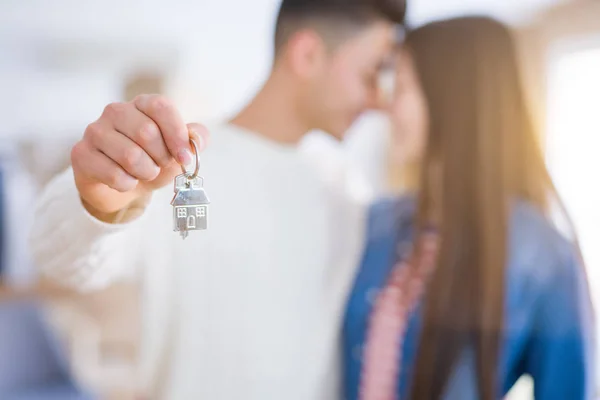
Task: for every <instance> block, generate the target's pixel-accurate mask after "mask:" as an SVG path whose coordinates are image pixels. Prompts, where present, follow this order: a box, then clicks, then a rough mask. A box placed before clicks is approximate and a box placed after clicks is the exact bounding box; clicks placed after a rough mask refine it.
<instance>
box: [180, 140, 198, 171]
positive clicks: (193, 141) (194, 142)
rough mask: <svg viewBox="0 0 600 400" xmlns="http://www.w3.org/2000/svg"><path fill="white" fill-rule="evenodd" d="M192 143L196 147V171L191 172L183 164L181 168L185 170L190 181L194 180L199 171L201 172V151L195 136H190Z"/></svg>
mask: <svg viewBox="0 0 600 400" xmlns="http://www.w3.org/2000/svg"><path fill="white" fill-rule="evenodd" d="M190 143H191V144H192V147H193V148H194V155H195V156H196V166H195V167H194V173H192V174H190V173H189V172H187V171H186V169H185V165H182V166H181V170H182V171H183V174H184V175H185V177H186V178H187V179H188V180H189V181H193V180H194V179H196V178H197V177H198V172H200V153H199V152H198V145H197V144H196V141H195V140H194V139H193V138H190Z"/></svg>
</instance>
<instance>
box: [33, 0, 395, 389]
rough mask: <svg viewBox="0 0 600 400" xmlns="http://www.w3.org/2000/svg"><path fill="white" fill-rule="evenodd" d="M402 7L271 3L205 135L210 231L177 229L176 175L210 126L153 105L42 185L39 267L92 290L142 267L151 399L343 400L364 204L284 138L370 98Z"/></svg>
mask: <svg viewBox="0 0 600 400" xmlns="http://www.w3.org/2000/svg"><path fill="white" fill-rule="evenodd" d="M404 8H405V7H404V4H403V1H401V0H396V1H394V0H346V1H341V0H283V2H282V4H281V7H280V12H279V16H278V19H277V26H276V32H275V50H276V51H275V61H274V64H273V68H272V72H271V74H270V76H269V78H268V80H267V81H266V83H265V84H264V87H263V88H262V89H261V91H260V92H259V93H258V94H257V96H256V97H255V98H254V99H253V100H252V101H251V102H250V104H249V105H248V106H247V107H246V108H245V109H244V110H242V111H241V112H240V113H239V114H238V115H237V116H236V117H235V118H233V120H232V121H230V123H228V124H225V125H221V126H215V127H210V129H209V130H210V132H211V146H210V148H209V150H208V151H206V152H205V153H203V154H202V156H201V167H200V171H201V175H202V176H203V177H204V178H205V182H206V184H205V189H206V191H207V194H208V196H209V198H210V201H211V204H210V210H209V229H208V230H207V231H201V232H192V233H191V234H190V236H189V237H188V238H187V239H186V240H185V241H183V240H181V238H180V237H179V235H178V234H176V233H174V232H173V231H172V219H171V218H172V209H171V205H170V200H171V198H172V196H173V186H172V182H173V178H174V177H175V176H176V175H177V174H179V173H181V169H180V164H182V165H189V164H192V165H191V167H192V168H193V157H192V154H191V152H190V151H191V148H190V144H189V133H188V132H189V131H191V132H192V136H193V137H194V138H195V139H196V140H197V141H198V142H199V144H200V147H202V148H203V147H204V144H205V143H206V139H207V133H206V132H207V130H206V129H205V128H203V127H202V126H199V125H197V124H190V125H187V126H186V125H185V124H184V122H183V121H182V119H181V117H180V116H179V114H178V112H177V110H176V108H175V105H174V104H172V103H171V102H169V101H168V100H167V99H165V98H162V97H158V96H154V95H143V96H139V97H137V98H136V99H135V100H134V101H132V102H130V103H115V104H110V105H109V106H107V107H106V109H105V110H104V113H103V114H102V116H101V117H100V118H99V119H98V120H97V121H96V122H94V123H92V124H90V125H89V126H88V127H87V129H86V131H85V134H84V136H83V139H82V140H81V141H80V142H79V143H78V144H77V145H76V146H75V147H74V148H73V151H72V165H73V167H72V169H69V170H68V171H66V172H65V173H64V174H62V175H61V176H59V177H57V178H56V179H55V180H54V181H53V182H52V183H51V184H50V185H49V187H48V188H47V189H46V191H45V193H44V195H43V197H42V199H41V201H40V204H39V207H38V211H37V216H36V221H37V225H36V228H35V233H34V237H33V242H32V243H33V251H34V253H35V255H36V259H37V262H38V263H39V265H40V266H41V267H42V269H43V270H44V271H45V272H46V273H47V275H48V276H50V277H53V278H54V279H56V280H57V281H59V282H61V283H63V284H68V285H71V286H73V287H75V288H78V289H80V290H93V289H96V288H99V287H103V286H105V285H107V284H109V283H111V282H114V281H115V280H117V279H122V278H124V277H127V276H133V275H135V273H136V270H138V267H140V266H141V267H142V268H143V274H142V275H143V276H144V277H145V291H146V295H145V298H144V306H145V310H146V313H145V315H144V318H143V319H144V333H145V335H144V338H143V343H142V347H143V349H144V351H143V353H142V367H143V374H142V377H141V379H142V381H141V385H142V387H143V388H144V390H146V391H147V392H148V393H149V395H150V396H151V397H153V398H157V397H160V398H164V399H175V400H179V399H182V400H187V399H211V400H212V399H225V400H229V399H231V400H238V399H256V400H269V399H276V400H281V399H286V400H294V399H297V400H312V399H317V400H319V399H323V400H332V399H335V398H337V397H338V396H339V392H338V382H337V378H338V377H337V375H338V374H337V372H338V371H337V370H338V368H339V366H338V359H337V356H338V353H337V345H338V331H339V328H340V326H339V322H340V317H341V315H340V314H341V313H342V310H343V306H344V304H343V303H344V300H345V296H346V292H347V290H348V287H349V285H350V283H351V280H352V277H353V273H354V268H355V266H356V264H357V263H358V257H359V254H360V251H361V247H362V240H363V237H362V233H361V231H362V224H363V219H362V217H363V208H362V207H361V205H360V203H359V202H356V201H355V200H354V199H353V198H352V196H351V184H352V182H351V179H350V178H351V177H348V176H346V175H345V173H344V171H345V170H344V169H343V168H339V167H336V166H335V165H331V164H329V163H325V165H324V166H322V167H324V168H325V169H320V168H315V163H314V161H318V160H312V161H311V160H310V157H307V156H306V155H305V154H303V152H301V151H299V149H298V148H297V146H296V145H297V143H298V142H299V141H300V140H301V139H302V137H303V136H304V135H305V134H306V133H307V132H308V131H310V130H313V129H320V130H323V131H325V132H328V133H329V134H331V135H332V136H334V137H336V138H342V137H343V134H344V132H345V131H346V130H347V129H348V127H349V126H350V125H351V124H352V122H353V121H354V120H355V118H356V117H357V116H358V115H359V114H360V113H361V112H363V111H364V110H366V109H369V108H374V107H376V106H377V96H378V87H377V82H378V76H379V73H380V69H381V67H382V65H383V64H384V61H385V60H386V58H387V57H388V56H389V53H390V51H391V49H392V47H393V45H394V41H395V37H396V34H395V24H397V23H401V22H402V20H403V17H404ZM325 161H326V160H325ZM348 183H349V184H350V185H347V184H348ZM348 186H350V188H348ZM59 249H60V250H59ZM159 393H160V395H159Z"/></svg>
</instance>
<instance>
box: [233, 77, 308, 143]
mask: <svg viewBox="0 0 600 400" xmlns="http://www.w3.org/2000/svg"><path fill="white" fill-rule="evenodd" d="M286 86H287V82H285V79H283V77H282V76H277V75H276V74H275V73H274V74H272V75H271V76H270V77H269V79H268V80H267V82H266V83H265V85H264V86H263V88H262V89H261V90H260V91H259V92H258V94H257V95H256V96H255V97H254V99H253V100H252V101H251V102H250V103H249V104H248V105H247V106H246V107H245V108H244V109H243V110H242V111H241V112H240V113H238V114H237V115H236V116H235V117H233V118H232V119H231V121H230V122H231V123H232V124H233V125H237V126H239V127H242V128H244V129H248V130H250V131H252V132H255V133H256V134H258V135H260V136H262V137H264V138H266V139H269V140H272V141H274V142H277V143H282V144H296V143H298V142H299V141H300V140H301V139H302V138H303V137H304V135H305V134H306V133H307V132H308V131H309V130H310V128H309V127H308V126H306V124H305V123H303V121H302V119H301V118H300V116H299V115H298V111H297V110H296V109H295V107H294V102H293V97H294V93H290V91H288V90H284V89H285V87H286Z"/></svg>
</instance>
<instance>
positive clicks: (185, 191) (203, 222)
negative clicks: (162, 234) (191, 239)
mask: <svg viewBox="0 0 600 400" xmlns="http://www.w3.org/2000/svg"><path fill="white" fill-rule="evenodd" d="M203 186H204V179H203V178H202V177H200V176H197V177H195V178H193V179H191V178H190V177H189V176H188V175H187V174H181V175H178V176H177V177H176V178H175V196H174V197H173V200H172V201H171V205H172V206H173V230H174V231H176V232H179V234H180V235H181V237H182V238H183V239H185V238H186V237H187V236H188V233H189V231H197V230H204V229H207V228H208V205H209V204H210V201H209V199H208V196H207V195H206V192H205V191H204V187H203Z"/></svg>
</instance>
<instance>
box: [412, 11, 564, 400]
mask: <svg viewBox="0 0 600 400" xmlns="http://www.w3.org/2000/svg"><path fill="white" fill-rule="evenodd" d="M406 48H407V50H408V51H409V53H410V54H412V57H413V60H414V64H415V67H416V70H417V74H418V76H419V79H420V83H421V86H422V89H423V92H424V95H425V98H426V101H427V104H428V107H429V114H430V125H429V132H428V139H427V146H426V150H425V154H424V158H423V162H422V166H421V168H420V176H421V178H420V183H419V195H418V216H417V237H419V236H420V233H422V232H423V230H424V229H425V226H427V225H430V224H431V223H432V222H435V224H436V225H437V226H438V228H439V233H440V243H439V254H438V261H437V267H436V269H435V271H434V272H433V275H432V276H431V280H430V281H429V285H428V288H427V294H426V296H425V308H424V315H423V327H422V332H421V337H420V343H419V349H418V354H417V359H416V365H415V370H414V371H413V381H412V386H411V393H412V396H411V397H410V398H411V399H416V400H428V399H439V398H441V397H442V395H443V393H444V390H445V387H446V384H447V382H448V379H449V376H450V374H451V372H452V368H453V366H454V365H455V364H456V362H457V360H458V358H459V357H460V356H461V355H462V354H463V353H462V351H463V350H464V349H465V348H466V347H468V346H470V347H471V348H472V349H473V350H474V353H475V363H476V370H477V384H478V387H477V389H478V390H479V397H480V398H481V399H483V400H492V399H496V398H498V396H500V390H501V388H500V387H499V385H498V379H497V378H498V373H497V372H498V365H499V354H500V353H499V347H500V339H501V333H502V328H503V320H504V296H505V290H504V281H505V265H506V263H507V246H508V224H509V212H510V210H509V209H510V202H511V201H512V199H522V200H525V201H528V202H531V203H533V204H534V205H536V206H538V207H539V209H540V210H542V211H544V212H546V213H549V210H548V202H549V201H553V198H554V199H555V200H557V201H558V196H557V194H556V190H555V189H554V186H553V184H552V181H551V179H550V176H549V174H548V171H547V169H546V166H545V163H544V159H543V156H542V153H541V151H540V149H539V146H538V138H539V136H538V135H537V133H536V132H535V130H534V125H533V124H532V121H531V119H530V115H529V114H528V110H527V107H526V104H525V96H524V94H523V88H522V83H521V79H520V76H519V71H518V66H517V56H516V50H515V48H514V42H513V39H512V37H511V33H510V32H509V30H508V29H507V28H506V27H505V26H503V25H502V24H501V23H499V22H497V21H495V20H493V19H489V18H485V17H464V18H456V19H451V20H445V21H440V22H435V23H431V24H428V25H426V26H423V27H421V28H418V29H416V30H414V31H412V32H409V33H408V35H407V37H406ZM558 203H559V204H560V201H558ZM418 251H419V247H418V241H417V252H418Z"/></svg>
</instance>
